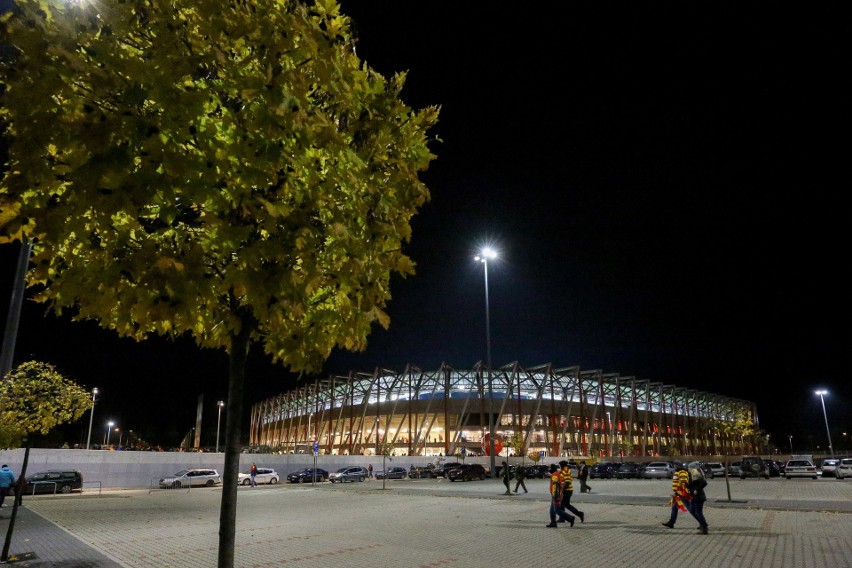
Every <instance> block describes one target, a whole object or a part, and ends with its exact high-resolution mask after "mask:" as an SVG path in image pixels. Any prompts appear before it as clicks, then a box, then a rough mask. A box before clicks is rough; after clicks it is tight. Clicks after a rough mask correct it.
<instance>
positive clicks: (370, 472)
mask: <svg viewBox="0 0 852 568" xmlns="http://www.w3.org/2000/svg"><path fill="white" fill-rule="evenodd" d="M367 478H368V479H373V464H369V465H368V466H367Z"/></svg>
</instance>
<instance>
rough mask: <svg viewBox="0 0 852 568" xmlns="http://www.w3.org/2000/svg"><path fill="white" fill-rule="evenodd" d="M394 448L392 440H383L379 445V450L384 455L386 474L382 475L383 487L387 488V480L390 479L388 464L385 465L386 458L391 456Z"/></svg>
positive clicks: (384, 471) (383, 469) (383, 470)
mask: <svg viewBox="0 0 852 568" xmlns="http://www.w3.org/2000/svg"><path fill="white" fill-rule="evenodd" d="M393 450H394V446H393V444H391V443H390V442H381V443H380V444H379V445H378V451H379V453H380V454H381V455H382V473H383V474H384V477H382V489H384V488H385V482H386V481H387V479H388V470H387V466H386V465H385V459H387V458H389V457H390V455H391V454H392V453H393Z"/></svg>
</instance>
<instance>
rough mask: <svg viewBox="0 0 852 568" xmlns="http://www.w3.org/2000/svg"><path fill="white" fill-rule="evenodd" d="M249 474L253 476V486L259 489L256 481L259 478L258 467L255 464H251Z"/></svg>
mask: <svg viewBox="0 0 852 568" xmlns="http://www.w3.org/2000/svg"><path fill="white" fill-rule="evenodd" d="M249 473H250V474H251V486H252V487H257V481H255V478H256V477H257V466H256V465H255V463H254V462H251V469H250V470H249Z"/></svg>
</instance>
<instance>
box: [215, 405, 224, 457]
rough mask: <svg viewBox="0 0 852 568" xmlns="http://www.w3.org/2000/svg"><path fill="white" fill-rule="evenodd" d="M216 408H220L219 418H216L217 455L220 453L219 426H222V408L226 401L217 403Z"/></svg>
mask: <svg viewBox="0 0 852 568" xmlns="http://www.w3.org/2000/svg"><path fill="white" fill-rule="evenodd" d="M216 406H218V407H219V416H218V417H217V418H216V453H217V454H218V453H219V426H221V424H222V407H223V406H225V403H224V401H221V400H220V401H219V402H217V403H216Z"/></svg>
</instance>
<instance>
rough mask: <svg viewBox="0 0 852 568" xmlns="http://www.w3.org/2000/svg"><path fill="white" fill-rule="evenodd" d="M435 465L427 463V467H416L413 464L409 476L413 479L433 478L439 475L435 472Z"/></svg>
mask: <svg viewBox="0 0 852 568" xmlns="http://www.w3.org/2000/svg"><path fill="white" fill-rule="evenodd" d="M435 469H436V468H435V466H434V465H432V464H431V463H430V464H427V465H426V466H425V467H414V466H413V465H412V466H411V468H409V470H408V477H409V478H411V479H431V478H433V477H438V476H437V475H436V473H435Z"/></svg>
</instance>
